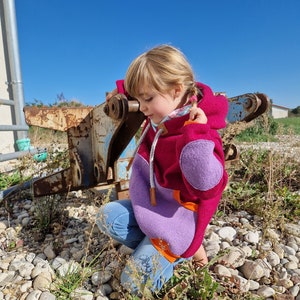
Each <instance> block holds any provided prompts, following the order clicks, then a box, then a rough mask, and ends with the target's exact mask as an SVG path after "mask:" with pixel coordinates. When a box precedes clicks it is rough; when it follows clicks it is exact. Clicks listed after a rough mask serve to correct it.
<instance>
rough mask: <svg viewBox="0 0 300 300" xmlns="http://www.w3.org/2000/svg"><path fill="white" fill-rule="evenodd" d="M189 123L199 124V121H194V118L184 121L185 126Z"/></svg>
mask: <svg viewBox="0 0 300 300" xmlns="http://www.w3.org/2000/svg"><path fill="white" fill-rule="evenodd" d="M189 124H199V123H198V122H195V121H192V120H187V121H185V122H184V124H183V126H186V125H189Z"/></svg>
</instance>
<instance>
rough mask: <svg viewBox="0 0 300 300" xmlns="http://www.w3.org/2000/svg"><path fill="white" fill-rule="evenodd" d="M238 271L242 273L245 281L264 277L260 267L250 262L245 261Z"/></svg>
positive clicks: (256, 263) (254, 262)
mask: <svg viewBox="0 0 300 300" xmlns="http://www.w3.org/2000/svg"><path fill="white" fill-rule="evenodd" d="M240 271H241V272H242V273H243V275H244V276H245V278H247V279H252V280H256V279H260V278H261V277H263V276H264V274H265V272H264V269H263V268H262V266H261V265H260V264H259V263H258V262H256V261H252V260H246V261H245V263H244V264H243V265H242V266H241V267H240Z"/></svg>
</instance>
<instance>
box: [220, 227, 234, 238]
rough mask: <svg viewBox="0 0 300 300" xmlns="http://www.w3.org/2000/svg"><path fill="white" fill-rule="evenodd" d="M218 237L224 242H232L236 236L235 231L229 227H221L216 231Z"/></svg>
mask: <svg viewBox="0 0 300 300" xmlns="http://www.w3.org/2000/svg"><path fill="white" fill-rule="evenodd" d="M218 235H219V237H220V238H221V239H223V240H225V241H232V240H233V239H234V238H235V236H236V230H235V229H234V228H232V227H230V226H226V227H222V228H220V230H219V231H218Z"/></svg>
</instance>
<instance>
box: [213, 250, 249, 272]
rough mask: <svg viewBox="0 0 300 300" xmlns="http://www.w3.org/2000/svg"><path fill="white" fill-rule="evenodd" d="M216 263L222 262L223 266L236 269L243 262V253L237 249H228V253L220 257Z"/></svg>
mask: <svg viewBox="0 0 300 300" xmlns="http://www.w3.org/2000/svg"><path fill="white" fill-rule="evenodd" d="M218 261H219V262H224V264H225V265H228V266H230V267H233V268H238V267H240V266H242V265H243V264H244V262H245V253H244V252H243V251H242V250H240V249H239V248H234V247H233V248H231V249H230V251H229V253H227V254H225V255H223V256H222V257H220V258H219V260H218Z"/></svg>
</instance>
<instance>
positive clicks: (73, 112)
mask: <svg viewBox="0 0 300 300" xmlns="http://www.w3.org/2000/svg"><path fill="white" fill-rule="evenodd" d="M228 101H229V113H228V116H227V121H228V123H235V122H240V121H244V122H249V121H251V120H253V119H254V118H256V117H258V116H259V115H261V114H263V113H264V112H266V111H267V109H268V107H269V99H268V97H267V96H266V95H264V94H245V95H241V96H237V97H233V98H229V99H228ZM24 112H25V118H26V122H27V124H28V125H35V126H39V127H44V128H50V129H54V130H60V131H66V132H67V136H68V146H69V157H70V167H69V168H68V169H65V170H61V171H59V172H56V173H54V174H51V175H49V176H47V177H43V178H40V179H37V180H35V181H34V182H33V191H34V195H35V196H37V197H38V196H44V195H50V194H56V193H64V192H68V191H72V190H78V189H87V188H91V187H95V186H96V185H99V184H100V185H101V184H108V183H113V184H115V185H116V187H117V190H118V192H122V190H126V189H128V180H129V176H130V171H129V170H127V168H126V167H127V166H128V163H129V161H130V159H131V158H132V156H133V155H134V150H135V146H136V143H135V139H134V136H135V134H136V133H137V131H138V130H139V128H140V127H141V124H142V123H143V121H144V115H143V114H142V113H141V112H140V111H139V104H138V102H137V101H136V100H128V99H127V98H126V96H125V95H123V94H118V95H116V96H114V97H113V98H111V99H110V100H109V102H106V103H103V104H101V105H99V106H96V107H80V108H37V107H26V108H24ZM224 152H225V157H226V160H227V161H229V160H234V159H236V158H237V150H236V147H234V145H232V144H230V143H229V144H227V145H225V147H224Z"/></svg>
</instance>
